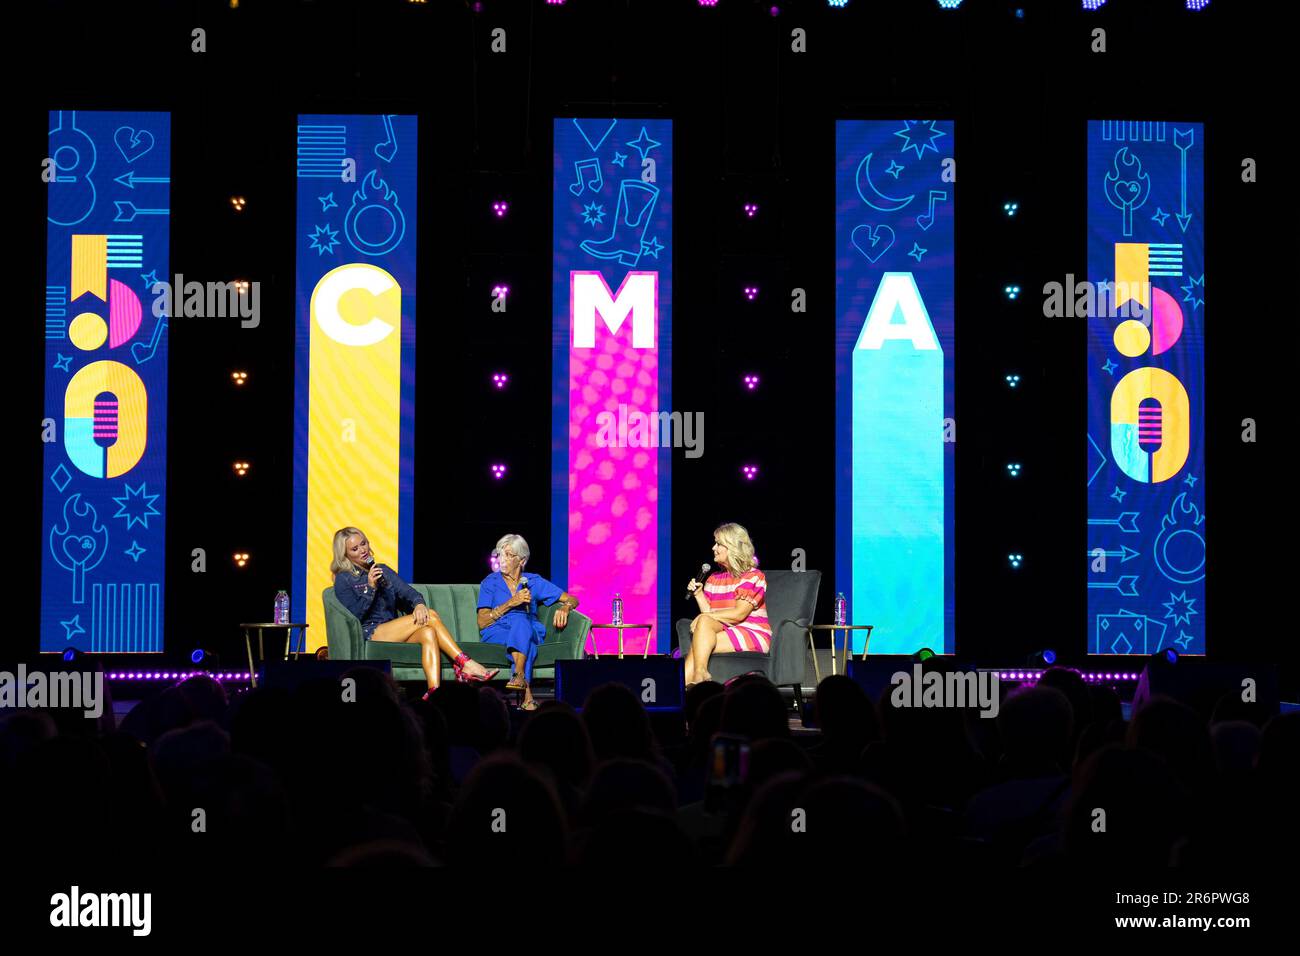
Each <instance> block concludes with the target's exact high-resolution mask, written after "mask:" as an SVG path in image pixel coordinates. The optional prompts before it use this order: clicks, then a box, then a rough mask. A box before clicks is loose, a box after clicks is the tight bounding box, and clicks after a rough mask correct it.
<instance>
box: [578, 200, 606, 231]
mask: <svg viewBox="0 0 1300 956" xmlns="http://www.w3.org/2000/svg"><path fill="white" fill-rule="evenodd" d="M604 218H605V207H604V206H599V205H597V204H596V203H594V202H593V203H588V204H587V205H586V207H585V208H584V209H583V213H582V221H583V222H585V223H588V224H590V225H592V226H598V225H600V221H601V220H602V219H604Z"/></svg>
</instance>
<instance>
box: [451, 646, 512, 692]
mask: <svg viewBox="0 0 1300 956" xmlns="http://www.w3.org/2000/svg"><path fill="white" fill-rule="evenodd" d="M468 663H469V655H468V654H466V653H464V652H463V651H462V652H461V655H460V657H458V658H456V659H455V660H454V661H452V662H451V669H452V671H453V672H455V674H456V681H457V683H460V684H482V683H486V682H487V681H490V680H491V679H492V678H494V677H496V676H497V674H499V673H500V672H501V668H499V667H498V668H495V669H494V670H490V671H485V672H484V673H482V674H480V675H478V676H477V677H476V676H475V675H473V674H470V673H467V672H466V670H465V665H466V664H468Z"/></svg>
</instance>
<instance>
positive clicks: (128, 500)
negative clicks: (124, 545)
mask: <svg viewBox="0 0 1300 956" xmlns="http://www.w3.org/2000/svg"><path fill="white" fill-rule="evenodd" d="M123 487H124V488H125V489H126V490H125V493H124V494H123V495H122V497H120V498H113V500H114V501H116V502H117V513H116V514H114V515H113V517H114V518H125V519H126V528H127V530H128V531H130V530H131V529H132V528H134V527H135V526H136V525H137V524H139V525H142V526H143V527H144V528H145V530H146V531H147V530H148V529H149V517H150V516H151V515H160V514H162V512H161V511H159V510H158V509H157V508H155V507H154V506H153V503H154V502H155V501H157V500H158V497H159V496H158V495H151V494H149V492H148V491H147V490H146V489H145V483H144V482H143V481H142V482H140V484H139V485H138V486H137V487H136V488H135V489H132V488H131V486H130V485H124V486H123Z"/></svg>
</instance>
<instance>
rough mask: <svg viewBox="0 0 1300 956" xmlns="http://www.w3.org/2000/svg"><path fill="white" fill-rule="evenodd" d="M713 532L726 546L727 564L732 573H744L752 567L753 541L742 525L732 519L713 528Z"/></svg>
mask: <svg viewBox="0 0 1300 956" xmlns="http://www.w3.org/2000/svg"><path fill="white" fill-rule="evenodd" d="M713 533H714V535H715V536H716V537H717V538H718V540H719V541H721V542H722V543H723V545H725V546H726V548H727V564H728V565H729V566H730V570H731V573H732V574H744V573H745V572H746V571H749V570H750V569H752V568H753V567H754V542H753V541H751V540H750V539H749V532H748V531H746V530H745V528H744V525H738V524H736V523H735V522H734V521H732V522H729V523H727V524H724V525H719V526H718V527H716V528H714V529H713Z"/></svg>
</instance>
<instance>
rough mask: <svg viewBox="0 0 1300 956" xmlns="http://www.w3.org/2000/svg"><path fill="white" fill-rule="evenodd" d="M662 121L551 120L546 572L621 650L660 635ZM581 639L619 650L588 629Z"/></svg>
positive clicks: (665, 180) (664, 355)
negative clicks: (616, 609)
mask: <svg viewBox="0 0 1300 956" xmlns="http://www.w3.org/2000/svg"><path fill="white" fill-rule="evenodd" d="M672 151H673V124H672V121H671V120H666V119H635V120H634V119H582V118H576V119H575V118H565V119H557V120H555V154H554V167H553V181H552V182H553V188H552V196H553V198H552V203H553V205H552V212H553V215H554V230H555V232H554V245H553V259H552V273H551V289H552V301H553V320H552V321H553V325H552V332H553V338H552V358H553V361H552V376H553V379H552V396H553V405H552V408H553V411H552V417H551V439H552V440H551V575H552V577H553V580H554V581H555V582H556V583H557V584H560V585H562V586H564V587H566V588H567V590H568V591H569V592H570V593H571V594H573V595H574V596H576V597H577V598H578V599H579V600H580V601H582V602H583V610H584V611H586V613H588V614H590V615H591V616H592V617H593V619H594V620H595V621H596V622H597V623H598V624H600V623H606V622H608V621H610V617H609V616H608V615H609V614H610V605H611V601H612V600H613V598H614V597H615V595H618V596H619V597H620V598H621V599H622V601H623V621H624V622H625V623H627V624H648V625H653V626H654V630H653V634H651V633H650V631H649V629H637V630H629V631H627V632H625V635H624V640H625V647H626V648H627V649H628V650H635V651H636V652H641V651H642V650H644V649H645V647H646V643H647V641H650V642H651V646H652V647H657V648H658V649H659V650H661V651H663V650H667V648H668V646H669V643H670V641H671V634H672V632H671V628H670V621H669V618H670V610H671V605H670V603H669V596H668V576H667V575H666V574H663V573H661V572H662V571H663V570H665V569H666V568H667V567H668V562H669V559H670V548H671V540H672V539H671V531H672V496H671V494H670V489H671V488H672V471H671V469H672V446H673V443H674V441H676V440H677V439H678V438H680V437H681V430H680V429H679V428H678V429H677V432H676V434H674V428H677V426H678V425H680V422H681V420H682V419H683V418H684V416H680V415H679V416H677V417H676V418H675V419H674V417H673V413H672V412H671V409H672V277H673V272H672V261H673V259H672V255H673V245H672V243H673V218H672V199H673V161H672V155H673V152H672ZM589 641H590V642H591V643H590V644H589V645H588V647H593V646H594V647H595V648H596V649H597V650H599V651H600V652H601V653H605V652H610V651H615V650H616V649H617V648H618V643H619V639H618V632H616V631H613V630H600V629H593V631H592V636H591V637H590V638H589Z"/></svg>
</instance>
